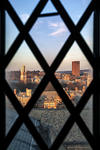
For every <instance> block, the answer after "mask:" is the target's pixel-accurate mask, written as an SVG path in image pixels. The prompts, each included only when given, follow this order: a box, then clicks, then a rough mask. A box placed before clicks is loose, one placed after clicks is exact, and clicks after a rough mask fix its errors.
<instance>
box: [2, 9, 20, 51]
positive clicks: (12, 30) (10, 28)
mask: <svg viewBox="0 0 100 150" xmlns="http://www.w3.org/2000/svg"><path fill="white" fill-rule="evenodd" d="M18 33H19V31H18V30H17V28H16V26H15V24H14V23H13V21H12V20H11V18H10V16H9V15H8V13H7V12H6V43H5V47H6V53H7V52H8V50H9V48H10V46H11V44H12V43H13V42H14V40H15V38H16V37H17V35H18Z"/></svg>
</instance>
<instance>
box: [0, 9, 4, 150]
mask: <svg viewBox="0 0 100 150" xmlns="http://www.w3.org/2000/svg"><path fill="white" fill-rule="evenodd" d="M4 54H5V10H4V8H0V150H4V148H3V144H4V138H5V95H4V92H3V88H2V86H3V79H4V78H5V71H4V68H3V58H4Z"/></svg>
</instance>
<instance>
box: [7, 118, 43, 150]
mask: <svg viewBox="0 0 100 150" xmlns="http://www.w3.org/2000/svg"><path fill="white" fill-rule="evenodd" d="M34 122H36V123H37V122H38V121H37V120H35V119H34ZM7 150H40V148H39V146H38V144H37V143H36V141H35V140H34V139H33V137H32V135H31V134H30V133H29V131H28V129H27V128H26V126H25V125H24V124H23V125H22V126H21V128H20V129H19V131H18V132H17V134H16V136H15V137H14V139H13V140H12V142H11V143H10V145H9V147H8V148H7Z"/></svg>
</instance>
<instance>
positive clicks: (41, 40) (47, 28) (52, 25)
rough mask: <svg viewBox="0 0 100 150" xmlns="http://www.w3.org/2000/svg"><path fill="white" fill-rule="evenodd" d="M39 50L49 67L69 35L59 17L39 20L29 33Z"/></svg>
mask: <svg viewBox="0 0 100 150" xmlns="http://www.w3.org/2000/svg"><path fill="white" fill-rule="evenodd" d="M30 35H31V37H32V38H33V39H34V41H35V43H36V44H37V46H38V48H39V50H40V51H41V53H42V54H43V56H44V57H45V59H46V60H47V62H48V64H49V65H51V63H52V62H53V60H54V58H55V57H56V55H57V54H58V52H59V51H60V49H61V48H62V46H63V44H64V43H65V41H66V40H67V38H68V37H69V35H70V32H69V31H68V29H67V27H66V26H65V24H64V23H63V21H62V20H61V18H60V16H56V17H49V18H48V17H45V18H39V19H38V20H37V21H36V23H35V25H34V26H33V27H32V29H31V31H30Z"/></svg>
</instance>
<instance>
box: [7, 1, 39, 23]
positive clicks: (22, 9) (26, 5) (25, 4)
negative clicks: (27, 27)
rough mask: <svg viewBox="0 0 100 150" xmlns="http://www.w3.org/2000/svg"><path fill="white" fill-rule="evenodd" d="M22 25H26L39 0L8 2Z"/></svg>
mask: <svg viewBox="0 0 100 150" xmlns="http://www.w3.org/2000/svg"><path fill="white" fill-rule="evenodd" d="M9 2H10V3H11V5H12V6H13V7H14V9H15V10H16V12H17V14H18V15H19V17H20V19H21V20H22V22H23V23H26V21H27V20H28V18H29V16H30V15H31V13H32V11H33V10H34V9H35V7H36V6H37V4H38V3H39V0H34V1H33V0H9Z"/></svg>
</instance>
